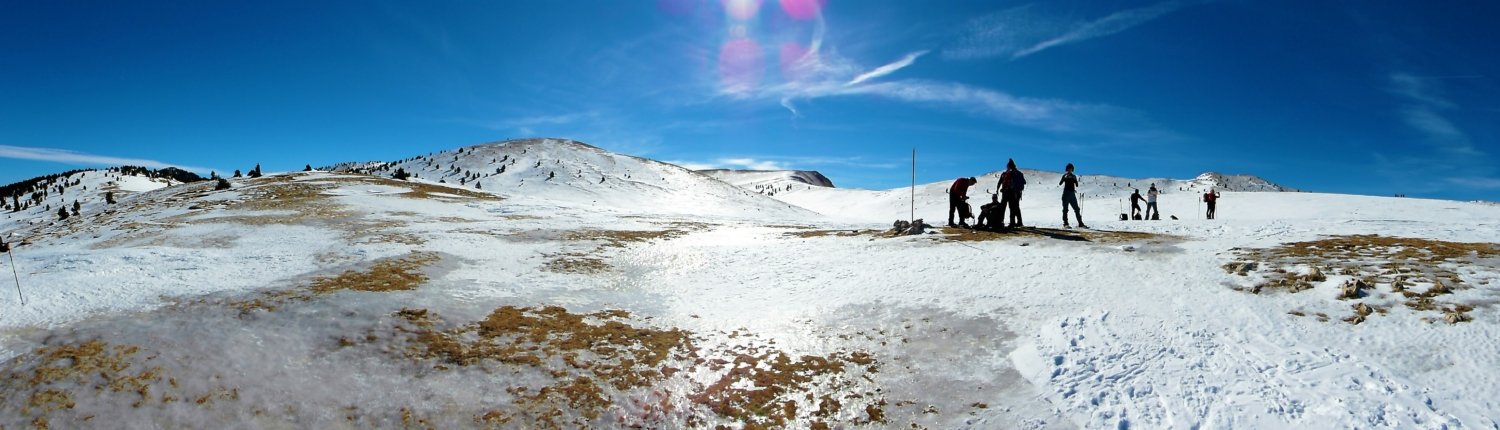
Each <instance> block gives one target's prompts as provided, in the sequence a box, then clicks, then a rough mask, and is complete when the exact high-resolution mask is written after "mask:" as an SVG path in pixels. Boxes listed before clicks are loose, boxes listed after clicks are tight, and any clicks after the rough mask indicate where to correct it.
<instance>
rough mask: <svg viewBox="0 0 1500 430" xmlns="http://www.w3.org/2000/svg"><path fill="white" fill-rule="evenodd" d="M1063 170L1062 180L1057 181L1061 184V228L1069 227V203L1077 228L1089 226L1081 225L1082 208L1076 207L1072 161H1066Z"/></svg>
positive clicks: (1076, 182)
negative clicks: (1076, 220)
mask: <svg viewBox="0 0 1500 430" xmlns="http://www.w3.org/2000/svg"><path fill="white" fill-rule="evenodd" d="M1065 170H1066V171H1065V172H1063V176H1062V180H1059V181H1057V184H1058V185H1062V186H1063V195H1062V204H1063V228H1068V227H1070V226H1069V225H1068V206H1069V205H1072V206H1073V216H1074V217H1076V218H1077V219H1078V228H1089V226H1086V225H1083V209H1079V208H1078V194H1077V188H1078V176H1075V175H1073V163H1068V167H1066V168H1065Z"/></svg>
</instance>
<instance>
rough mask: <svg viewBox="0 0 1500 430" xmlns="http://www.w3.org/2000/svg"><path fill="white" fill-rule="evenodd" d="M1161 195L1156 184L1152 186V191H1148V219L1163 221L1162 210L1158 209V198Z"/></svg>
mask: <svg viewBox="0 0 1500 430" xmlns="http://www.w3.org/2000/svg"><path fill="white" fill-rule="evenodd" d="M1160 194H1161V191H1157V190H1156V184H1151V189H1149V190H1146V219H1161V209H1157V207H1156V196H1157V195H1160Z"/></svg>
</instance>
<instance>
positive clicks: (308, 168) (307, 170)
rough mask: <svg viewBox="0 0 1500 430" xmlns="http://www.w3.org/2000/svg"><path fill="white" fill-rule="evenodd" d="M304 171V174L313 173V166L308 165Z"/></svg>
mask: <svg viewBox="0 0 1500 430" xmlns="http://www.w3.org/2000/svg"><path fill="white" fill-rule="evenodd" d="M302 171H304V172H311V171H312V165H311V164H309V165H307V167H303V168H302Z"/></svg>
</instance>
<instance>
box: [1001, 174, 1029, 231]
mask: <svg viewBox="0 0 1500 430" xmlns="http://www.w3.org/2000/svg"><path fill="white" fill-rule="evenodd" d="M998 188H999V189H1000V196H1001V200H1000V203H1001V204H1003V205H1006V206H1008V207H1010V224H1008V225H1007V226H1008V227H1012V228H1014V227H1022V226H1024V224H1022V222H1021V192H1022V191H1024V190H1025V189H1026V175H1024V174H1022V173H1021V171H1020V170H1018V169H1016V160H1015V159H1010V160H1007V161H1006V163H1005V172H1004V173H1001V174H1000V184H999V187H998ZM1001 221H1002V222H1003V221H1004V220H1001Z"/></svg>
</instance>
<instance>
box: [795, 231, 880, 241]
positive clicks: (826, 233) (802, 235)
mask: <svg viewBox="0 0 1500 430" xmlns="http://www.w3.org/2000/svg"><path fill="white" fill-rule="evenodd" d="M782 235H785V236H789V237H800V238H803V239H811V238H817V237H858V236H866V237H894V236H892V235H889V234H886V231H885V230H803V231H789V232H786V233H782Z"/></svg>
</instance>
